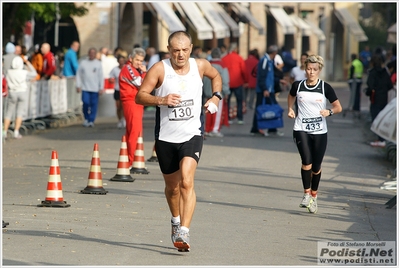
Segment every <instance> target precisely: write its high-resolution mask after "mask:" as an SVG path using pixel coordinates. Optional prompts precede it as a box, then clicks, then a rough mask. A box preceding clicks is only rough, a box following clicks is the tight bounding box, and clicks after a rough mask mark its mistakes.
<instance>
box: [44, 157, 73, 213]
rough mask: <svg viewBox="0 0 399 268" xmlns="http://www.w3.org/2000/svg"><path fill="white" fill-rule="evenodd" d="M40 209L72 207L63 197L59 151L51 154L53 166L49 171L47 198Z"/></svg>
mask: <svg viewBox="0 0 399 268" xmlns="http://www.w3.org/2000/svg"><path fill="white" fill-rule="evenodd" d="M37 206H38V207H61V208H66V207H70V206H71V205H69V204H67V203H66V201H64V197H63V196H62V183H61V175H60V166H59V165H58V154H57V151H53V152H52V153H51V166H50V170H49V176H48V183H47V196H46V199H45V201H42V203H41V204H39V205H37Z"/></svg>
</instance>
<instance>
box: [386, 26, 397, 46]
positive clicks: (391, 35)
mask: <svg viewBox="0 0 399 268" xmlns="http://www.w3.org/2000/svg"><path fill="white" fill-rule="evenodd" d="M396 30H397V29H396V23H395V24H394V25H392V26H391V27H389V28H388V39H387V42H388V43H392V44H396V42H397V41H396Z"/></svg>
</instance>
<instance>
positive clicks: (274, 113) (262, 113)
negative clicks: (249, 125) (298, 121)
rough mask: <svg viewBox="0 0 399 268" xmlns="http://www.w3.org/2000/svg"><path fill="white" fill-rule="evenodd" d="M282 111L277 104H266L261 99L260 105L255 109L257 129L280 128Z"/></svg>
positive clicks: (282, 123)
mask: <svg viewBox="0 0 399 268" xmlns="http://www.w3.org/2000/svg"><path fill="white" fill-rule="evenodd" d="M283 113H284V109H283V108H281V106H280V105H279V104H278V103H272V104H266V103H265V98H263V101H262V104H261V105H259V106H258V107H256V120H257V122H258V129H270V128H282V127H284V122H283Z"/></svg>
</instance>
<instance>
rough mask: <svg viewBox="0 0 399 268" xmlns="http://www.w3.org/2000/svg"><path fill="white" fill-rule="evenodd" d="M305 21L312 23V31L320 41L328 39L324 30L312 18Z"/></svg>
mask: <svg viewBox="0 0 399 268" xmlns="http://www.w3.org/2000/svg"><path fill="white" fill-rule="evenodd" d="M305 21H306V22H307V24H309V25H310V27H311V30H312V32H313V33H314V34H315V35H317V37H318V38H319V41H324V40H326V35H325V34H324V32H323V31H322V30H321V29H320V28H319V27H318V26H316V25H315V24H313V22H311V21H310V20H307V19H305Z"/></svg>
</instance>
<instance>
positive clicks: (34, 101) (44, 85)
mask: <svg viewBox="0 0 399 268" xmlns="http://www.w3.org/2000/svg"><path fill="white" fill-rule="evenodd" d="M27 94H28V95H29V97H28V101H27V102H26V106H27V107H26V111H27V113H26V115H25V116H24V117H23V123H22V126H21V129H22V130H23V131H25V132H27V131H28V130H30V129H32V130H34V129H44V128H47V127H59V126H60V125H62V124H69V123H72V122H73V121H75V120H77V119H78V118H79V117H81V113H82V112H81V110H82V109H81V93H78V92H77V91H76V86H75V78H60V79H50V80H38V81H31V82H28V92H27ZM6 106H7V98H4V99H3V111H4V110H5V109H6ZM10 128H13V125H11V126H10Z"/></svg>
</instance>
